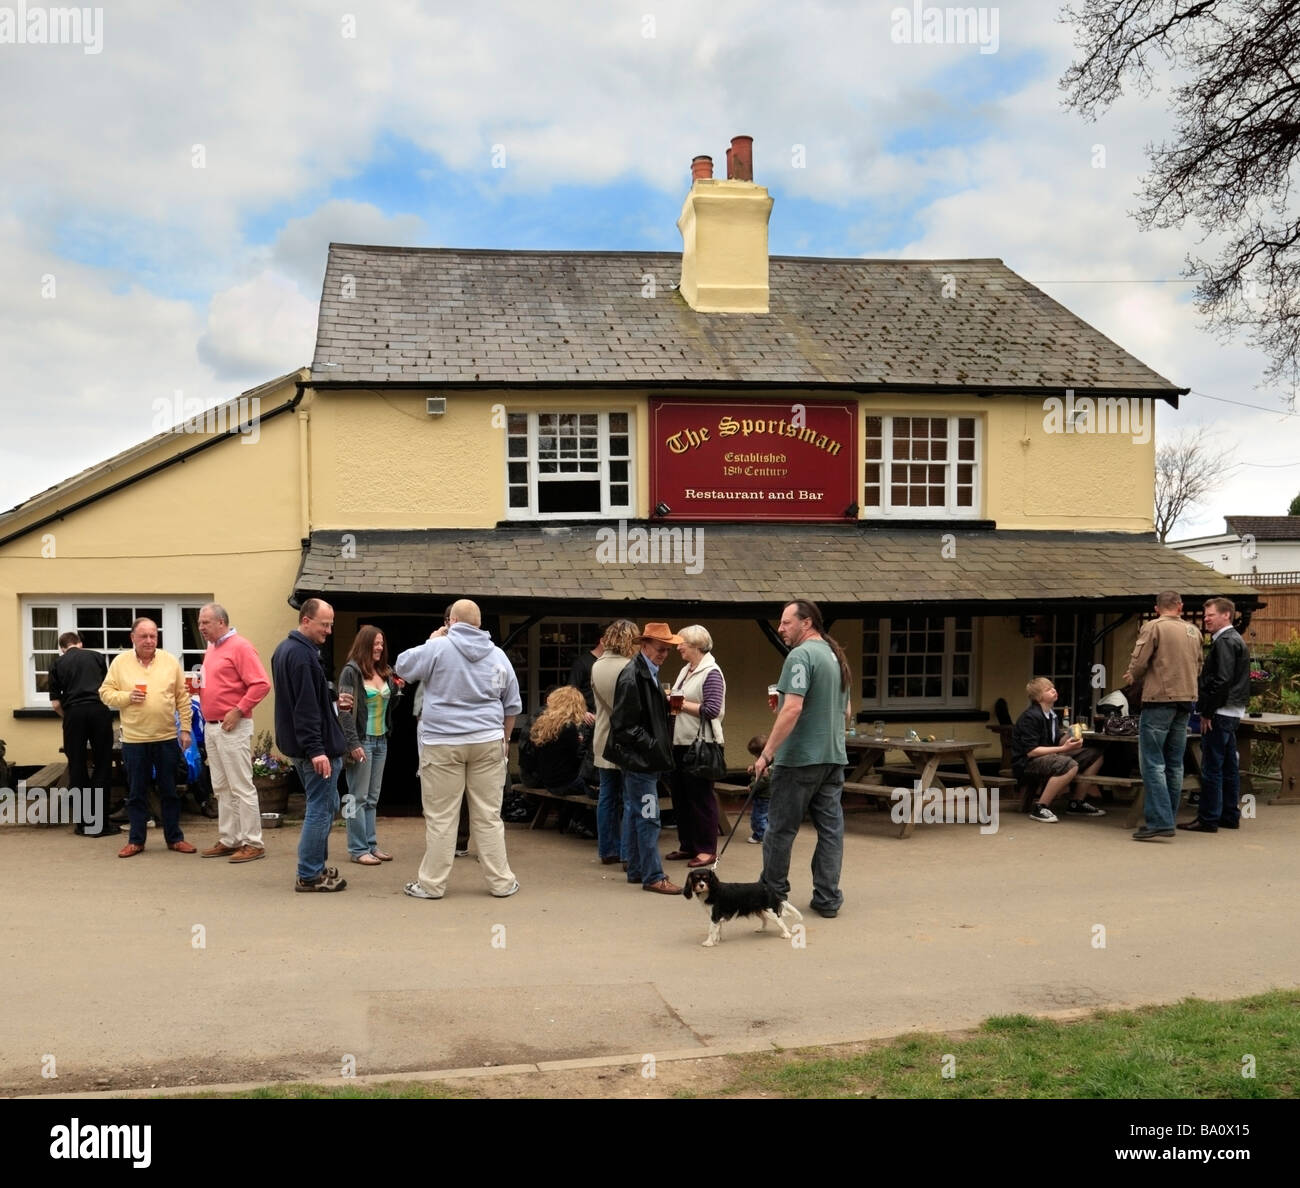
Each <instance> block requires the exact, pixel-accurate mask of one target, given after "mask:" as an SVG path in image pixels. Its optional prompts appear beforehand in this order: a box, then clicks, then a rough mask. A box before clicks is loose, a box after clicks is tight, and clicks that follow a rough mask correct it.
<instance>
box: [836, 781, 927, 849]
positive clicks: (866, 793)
mask: <svg viewBox="0 0 1300 1188" xmlns="http://www.w3.org/2000/svg"><path fill="white" fill-rule="evenodd" d="M899 787H901V785H897V784H896V785H893V786H886V785H885V784H862V783H858V782H857V781H854V780H845V781H844V795H845V796H861V797H862V798H863V799H864V800H868V801H870V802H871V803H872V804H873V805H875V807H877V808H881V807H885V808H889V807H892V806H893V805H894V803H895V801H894V793H895V792H896V791H897V790H898V788H899ZM907 792H908V797H909V808H910V807H911V805H910V797H911V790H910V789H908V790H907ZM880 801H885V802H886V804H885V805H883V806H882V805H881V804H880V803H879V802H880ZM915 825H916V822H915V821H913V820H912V817H911V814H910V813H908V815H907V818H906V820H904V821H903V824H902V827H901V828H900V829H899V831H898V836H899V837H911V836H912V830H913V828H914V827H915Z"/></svg>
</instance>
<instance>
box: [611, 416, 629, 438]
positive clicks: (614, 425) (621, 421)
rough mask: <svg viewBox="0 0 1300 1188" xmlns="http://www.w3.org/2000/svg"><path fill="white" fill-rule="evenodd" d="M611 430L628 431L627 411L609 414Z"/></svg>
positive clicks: (617, 431)
mask: <svg viewBox="0 0 1300 1188" xmlns="http://www.w3.org/2000/svg"><path fill="white" fill-rule="evenodd" d="M609 431H610V432H611V433H626V432H627V413H610V414H609Z"/></svg>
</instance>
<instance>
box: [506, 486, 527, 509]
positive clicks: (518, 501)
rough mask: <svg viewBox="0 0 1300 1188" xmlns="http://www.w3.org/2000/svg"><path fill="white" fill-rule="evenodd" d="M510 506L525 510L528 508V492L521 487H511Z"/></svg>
mask: <svg viewBox="0 0 1300 1188" xmlns="http://www.w3.org/2000/svg"><path fill="white" fill-rule="evenodd" d="M510 506H511V507H524V508H526V507H527V506H528V491H527V490H526V489H524V488H521V487H511V488H510Z"/></svg>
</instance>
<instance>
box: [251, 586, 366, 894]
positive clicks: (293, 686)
mask: <svg viewBox="0 0 1300 1188" xmlns="http://www.w3.org/2000/svg"><path fill="white" fill-rule="evenodd" d="M333 630H334V608H333V607H332V606H330V604H329V603H328V602H322V601H321V600H320V599H319V598H309V599H307V601H306V602H304V603H303V604H302V610H301V611H300V612H299V615H298V630H297V631H290V632H289V636H288V638H287V639H285V640H283V641H282V642H281V644H280V646H279V647H278V648H276V649H275V654H274V655H273V656H272V657H271V679H272V680H273V681H274V683H275V745H276V746H277V747H279V748H280V750H281V751H282V752H283V753H284V754H285V756H286V757H287V758H289V759H291V760H292V761H293V766H294V769H295V770H296V771H297V773H298V778H299V779H300V780H301V781H302V788H303V791H304V792H305V793H306V794H307V811H306V813H305V814H304V815H303V820H302V835H301V836H300V837H299V839H298V881H297V883H296V884H295V885H294V890H295V891H342V890H343V889H344V888H345V887H346V886H347V885H348V881H347V879H343V878H340V877H339V872H338V868H337V867H333V866H327V865H326V864H325V860H326V859H327V858H328V857H329V840H330V826H331V825H332V824H333V822H334V816H335V814H336V813H337V812H338V811H339V769H340V768H341V767H342V766H343V752H344V751H345V750H346V749H347V743H346V742H345V741H344V739H343V729H342V727H341V726H339V720H338V716H337V715H336V714H335V712H334V705H333V702H332V700H331V698H330V690H329V682H328V681H327V680H326V679H325V668H324V666H323V665H322V664H321V658H320V648H321V645H322V644H323V643H324V642H325V641H326V640H327V639H329V637H330V632H332V631H333ZM343 708H345V709H348V710H350V709H351V706H345V707H343Z"/></svg>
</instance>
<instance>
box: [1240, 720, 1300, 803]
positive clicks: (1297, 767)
mask: <svg viewBox="0 0 1300 1188" xmlns="http://www.w3.org/2000/svg"><path fill="white" fill-rule="evenodd" d="M1273 735H1276V736H1277V741H1278V742H1280V743H1281V744H1282V755H1281V758H1280V760H1279V768H1280V776H1261V777H1252V776H1251V774H1250V771H1249V768H1250V751H1251V743H1252V742H1253V741H1254V740H1255V739H1257V738H1258V739H1267V740H1270V741H1271V738H1272V736H1273ZM1237 754H1238V755H1239V756H1240V757H1241V790H1242V792H1243V793H1244V792H1252V793H1253V792H1254V790H1255V778H1260V779H1268V780H1279V782H1280V783H1281V788H1280V789H1279V791H1278V794H1277V795H1276V796H1275V797H1273V799H1272V800H1271V801H1270V802H1269V803H1271V804H1300V717H1296V716H1295V715H1293V714H1247V715H1246V716H1245V717H1244V718H1242V720H1241V725H1240V726H1239V727H1238V728H1237Z"/></svg>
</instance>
